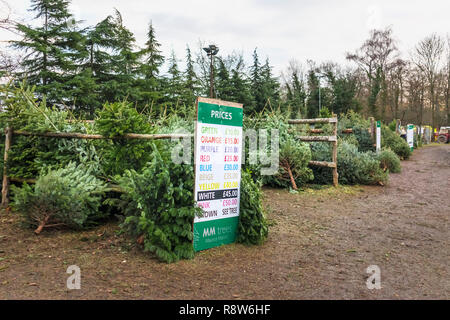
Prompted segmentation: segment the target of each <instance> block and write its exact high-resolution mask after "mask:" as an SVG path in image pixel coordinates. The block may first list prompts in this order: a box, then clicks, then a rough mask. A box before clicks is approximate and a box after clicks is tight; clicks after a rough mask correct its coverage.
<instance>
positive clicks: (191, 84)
mask: <svg viewBox="0 0 450 320" xmlns="http://www.w3.org/2000/svg"><path fill="white" fill-rule="evenodd" d="M183 89H184V90H183V98H182V100H183V103H184V104H185V105H188V106H190V105H192V104H193V103H194V101H195V97H196V95H197V93H198V91H199V85H198V79H197V75H196V73H195V69H194V61H193V60H192V54H191V49H190V48H189V46H187V47H186V70H185V72H184V88H183Z"/></svg>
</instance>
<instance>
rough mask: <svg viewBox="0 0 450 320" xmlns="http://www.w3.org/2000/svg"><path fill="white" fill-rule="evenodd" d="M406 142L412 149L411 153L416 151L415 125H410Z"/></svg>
mask: <svg viewBox="0 0 450 320" xmlns="http://www.w3.org/2000/svg"><path fill="white" fill-rule="evenodd" d="M406 142H408V145H409V147H410V148H411V151H413V150H414V125H412V124H408V127H407V130H406Z"/></svg>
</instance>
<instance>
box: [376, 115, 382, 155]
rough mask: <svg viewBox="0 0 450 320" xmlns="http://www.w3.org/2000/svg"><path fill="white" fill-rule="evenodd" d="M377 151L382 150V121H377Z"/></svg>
mask: <svg viewBox="0 0 450 320" xmlns="http://www.w3.org/2000/svg"><path fill="white" fill-rule="evenodd" d="M376 132H377V133H376V134H377V139H376V140H377V153H379V152H380V151H381V121H380V120H378V121H377V131H376Z"/></svg>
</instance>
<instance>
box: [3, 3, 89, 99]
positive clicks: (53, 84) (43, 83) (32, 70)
mask: <svg viewBox="0 0 450 320" xmlns="http://www.w3.org/2000/svg"><path fill="white" fill-rule="evenodd" d="M31 3H32V5H31V8H30V11H33V12H35V13H36V14H35V16H34V18H35V19H40V20H41V21H42V23H41V24H40V25H39V26H37V27H33V26H31V25H25V24H17V26H16V29H17V32H18V33H20V34H21V35H22V39H21V40H19V41H13V42H12V43H13V46H14V47H15V48H17V49H20V50H23V51H24V52H25V56H24V59H23V61H22V62H21V66H22V70H23V71H20V72H18V73H16V77H17V79H18V80H22V79H27V81H28V83H30V84H32V85H37V90H36V91H37V93H38V94H40V95H46V96H47V100H48V101H49V102H51V103H61V102H63V103H70V100H71V98H70V94H71V90H70V89H71V88H72V87H73V83H72V84H70V83H69V82H70V81H71V80H72V79H73V77H74V76H76V75H77V73H78V71H79V70H78V69H79V68H78V62H79V61H80V60H81V59H83V57H84V54H85V51H84V50H83V49H82V44H83V43H84V38H83V35H82V33H81V32H80V31H79V30H78V29H77V27H76V25H77V22H76V21H75V19H74V17H73V16H72V14H71V13H70V12H69V10H68V7H69V1H66V0H32V1H31ZM79 80H82V79H79Z"/></svg>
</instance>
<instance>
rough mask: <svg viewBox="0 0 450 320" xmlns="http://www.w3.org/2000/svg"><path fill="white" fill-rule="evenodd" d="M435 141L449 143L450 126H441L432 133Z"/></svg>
mask: <svg viewBox="0 0 450 320" xmlns="http://www.w3.org/2000/svg"><path fill="white" fill-rule="evenodd" d="M434 137H435V139H436V142H438V143H449V142H450V127H441V128H440V130H439V132H437V133H435V134H434Z"/></svg>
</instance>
